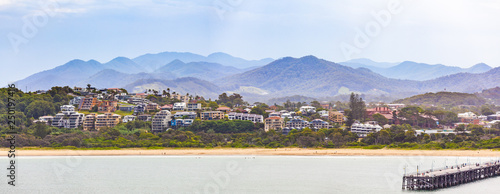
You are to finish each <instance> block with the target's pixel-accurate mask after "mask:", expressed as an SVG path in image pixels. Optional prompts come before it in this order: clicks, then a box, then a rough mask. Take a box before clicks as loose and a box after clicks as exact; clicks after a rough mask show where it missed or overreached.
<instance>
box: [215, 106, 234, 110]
mask: <svg viewBox="0 0 500 194" xmlns="http://www.w3.org/2000/svg"><path fill="white" fill-rule="evenodd" d="M217 110H231V109H230V108H229V107H219V108H217Z"/></svg>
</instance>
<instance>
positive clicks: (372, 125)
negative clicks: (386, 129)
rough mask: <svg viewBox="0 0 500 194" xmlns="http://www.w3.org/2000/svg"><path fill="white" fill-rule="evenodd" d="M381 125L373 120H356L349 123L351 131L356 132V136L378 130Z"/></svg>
mask: <svg viewBox="0 0 500 194" xmlns="http://www.w3.org/2000/svg"><path fill="white" fill-rule="evenodd" d="M380 130H382V127H381V126H380V125H378V124H377V123H376V122H374V121H369V122H365V123H360V122H358V121H356V122H354V123H353V124H352V125H351V132H352V133H356V134H357V135H358V137H366V136H367V135H368V134H369V133H374V132H379V131H380Z"/></svg>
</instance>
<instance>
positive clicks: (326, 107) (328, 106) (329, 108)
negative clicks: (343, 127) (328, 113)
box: [321, 104, 333, 110]
mask: <svg viewBox="0 0 500 194" xmlns="http://www.w3.org/2000/svg"><path fill="white" fill-rule="evenodd" d="M321 108H324V109H326V110H333V107H332V106H330V104H321Z"/></svg>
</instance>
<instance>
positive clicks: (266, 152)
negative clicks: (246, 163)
mask: <svg viewBox="0 0 500 194" xmlns="http://www.w3.org/2000/svg"><path fill="white" fill-rule="evenodd" d="M7 151H8V149H5V148H2V149H0V152H5V153H6V152H7ZM16 152H17V153H16V156H18V157H22V156H129V155H149V156H156V155H159V156H161V155H166V156H168V155H171V156H181V155H208V156H210V155H212V156H214V155H261V156H469V157H500V151H493V150H401V149H359V148H350V149H308V148H277V149H272V148H211V149H203V148H167V149H141V148H124V149H118V150H70V149H47V150H43V149H18V150H16ZM2 155H3V156H4V157H6V156H7V154H2Z"/></svg>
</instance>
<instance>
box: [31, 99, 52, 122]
mask: <svg viewBox="0 0 500 194" xmlns="http://www.w3.org/2000/svg"><path fill="white" fill-rule="evenodd" d="M25 112H26V116H27V117H28V118H30V117H33V118H38V117H40V116H45V115H51V114H54V113H55V108H54V106H52V104H51V103H50V102H47V101H41V100H36V101H34V102H32V103H30V104H29V105H28V106H27V107H26V109H25Z"/></svg>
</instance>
